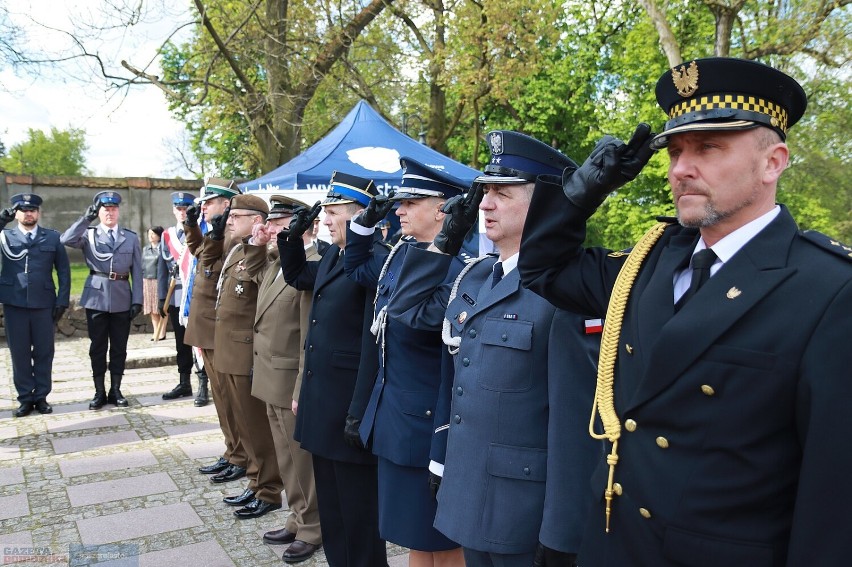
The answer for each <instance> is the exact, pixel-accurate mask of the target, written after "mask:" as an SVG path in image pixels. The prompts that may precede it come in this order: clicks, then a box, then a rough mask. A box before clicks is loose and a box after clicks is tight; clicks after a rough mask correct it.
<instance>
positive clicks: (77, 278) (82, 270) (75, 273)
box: [53, 262, 89, 297]
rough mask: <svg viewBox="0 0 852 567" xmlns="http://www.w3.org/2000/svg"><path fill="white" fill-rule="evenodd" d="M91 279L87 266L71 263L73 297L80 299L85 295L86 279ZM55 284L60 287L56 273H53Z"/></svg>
mask: <svg viewBox="0 0 852 567" xmlns="http://www.w3.org/2000/svg"><path fill="white" fill-rule="evenodd" d="M87 277H89V268H88V266H86V264H82V263H80V264H78V263H74V262H72V263H71V295H72V296H75V295H76V296H77V297H80V296H81V295H82V294H83V284H85V283H86V278H87ZM53 283H54V284H55V285H56V286H57V287H58V286H59V282H57V281H56V272H53Z"/></svg>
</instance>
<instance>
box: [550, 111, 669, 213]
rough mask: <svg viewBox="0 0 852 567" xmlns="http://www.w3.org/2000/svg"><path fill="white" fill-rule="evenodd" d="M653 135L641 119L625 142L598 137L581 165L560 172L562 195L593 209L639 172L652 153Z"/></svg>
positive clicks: (583, 206) (607, 137) (588, 208)
mask: <svg viewBox="0 0 852 567" xmlns="http://www.w3.org/2000/svg"><path fill="white" fill-rule="evenodd" d="M654 135H655V134H654V133H653V132H651V127H650V126H649V125H648V124H645V123H644V122H642V123H640V124H639V126H637V127H636V131H635V132H634V133H633V136H632V137H631V138H630V141H629V142H627V143H626V144H625V143H624V142H622V141H621V140H619V139H618V138H613V137H612V136H604V137H603V138H601V139H600V141H599V142H598V144H597V145H596V146H595V149H594V150H592V153H591V154H590V155H589V157H588V158H586V161H585V162H583V165H581V166H580V167H579V168H578V169H576V170H574V171H569V170H566V171H565V172H564V173H563V175H562V190H563V191H564V192H565V196H566V197H568V199H569V200H570V201H571V202H572V203H574V204H575V205H577V206H578V207H582V208H584V209H586V210H590V211H593V210H595V209H597V208H598V207H599V206H600V204H601V203H603V202H604V199H606V197H607V195H609V194H610V193H612V192H613V191H615V190H616V189H618V188H619V187H621V186H623V185H624V184H625V183H627V182H628V181H632V180H633V179H635V178H636V176H637V175H639V172H640V171H642V168H643V167H645V164H647V163H648V160H649V159H651V156H652V155H654V151H653V150H652V149H651V140H653V139H654Z"/></svg>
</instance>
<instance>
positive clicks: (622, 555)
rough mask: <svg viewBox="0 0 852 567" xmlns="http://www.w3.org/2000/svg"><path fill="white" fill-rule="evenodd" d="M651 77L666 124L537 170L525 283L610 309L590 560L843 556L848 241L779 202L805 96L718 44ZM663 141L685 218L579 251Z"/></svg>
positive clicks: (848, 419) (851, 548)
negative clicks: (809, 224)
mask: <svg viewBox="0 0 852 567" xmlns="http://www.w3.org/2000/svg"><path fill="white" fill-rule="evenodd" d="M656 93H657V101H658V102H659V104H660V106H661V107H662V108H663V109H664V110H665V111H666V112H667V113H668V117H669V121H668V122H667V123H666V125H665V129H664V131H663V132H662V134H660V135H658V136H656V137H653V136H652V135H651V134H650V128H648V127H647V126H646V125H643V126H640V128H639V129H638V130H637V133H636V134H635V135H634V137H633V139H632V140H631V142H630V143H628V144H624V143H622V142H621V141H619V140H616V139H614V138H611V137H605V138H604V139H603V140H601V142H599V143H598V146H597V147H596V148H595V150H594V151H593V152H592V155H591V156H590V157H589V158H588V159H587V160H586V162H585V163H584V164H583V166H582V167H580V168H579V169H578V170H576V171H575V172H568V171H566V172H565V173H564V174H563V176H562V178H558V177H551V178H541V179H540V180H539V183H538V186H537V188H536V192H535V196H534V198H533V203H532V207H531V208H530V215H529V217H528V221H527V227H528V229H527V232H526V234H525V235H524V241H523V244H522V247H521V260H520V268H521V272H522V276H523V279H524V283H525V284H526V285H528V286H529V287H530V289H533V290H535V291H536V292H537V293H540V294H542V295H543V296H544V297H546V298H549V299H550V300H551V301H553V302H554V303H556V304H557V305H559V306H562V307H567V308H574V309H580V310H585V311H590V312H592V313H596V314H599V315H602V314H603V313H604V312H605V311H606V313H607V327H606V329H605V330H604V336H603V339H602V345H601V353H602V355H601V360H600V364H599V366H600V370H599V380H598V395H597V402H598V403H597V409H598V411H599V413H600V415H601V417H602V420H603V431H602V432H601V431H600V430H599V434H600V435H601V436H602V437H606V438H607V439H608V440H609V441H611V442H612V444H611V445H609V444H608V445H609V449H608V450H609V451H610V456H608V458H607V460H606V462H604V461H603V460H601V463H600V466H599V468H598V470H597V472H596V473H595V474H594V476H593V478H592V482H591V487H592V490H593V496H594V498H595V500H596V503H595V504H594V505H593V507H592V512H591V513H590V521H589V525H588V527H587V530H586V534H585V537H584V541H583V547H582V550H581V553H580V557H579V561H578V563H579V565H581V566H583V567H590V566H591V567H606V566H618V567H621V566H624V565H636V566H648V567H675V566H683V565H690V566H693V567H709V566H713V567H717V566H719V565H748V566H749V567H783V566H793V565H846V564H848V563H849V558H850V557H852V540H850V538H849V536H848V534H847V533H846V530H844V529H842V526H846V525H848V523H849V521H848V516H847V511H848V509H849V507H850V505H852V496H850V495H849V492H848V491H846V490H842V489H840V490H838V489H837V488H838V487H842V486H844V485H845V484H846V482H847V481H848V478H849V475H850V474H852V452H850V451H849V450H848V447H847V446H846V439H848V438H849V436H850V435H852V412H850V411H849V407H850V401H852V380H850V368H852V350H850V349H849V348H846V347H845V345H844V343H845V342H847V341H848V337H850V336H852V317H850V313H852V263H850V260H852V256H850V253H852V248H850V247H844V246H842V245H841V244H839V243H838V242H836V241H833V240H831V239H829V238H827V237H825V236H823V235H821V234H819V233H815V232H812V231H804V232H803V231H800V230H799V229H798V227H797V226H796V223H795V221H794V220H793V217H792V216H791V215H790V213H789V211H788V210H787V209H786V208H785V207H784V206H783V205H778V204H776V202H775V196H776V189H777V184H778V179H779V178H780V177H781V174H782V173H783V171H784V170H785V169H786V168H787V167H788V165H789V150H788V148H787V145H786V144H785V143H784V140H785V139H786V135H787V130H788V128H789V127H791V126H792V125H793V124H795V123H796V122H797V121H798V120H799V118H800V117H801V116H802V114H803V113H804V111H805V106H806V96H805V92H804V91H803V89H802V88H801V86H799V84H798V83H797V82H796V81H795V80H794V79H792V78H791V77H789V76H787V75H785V74H784V73H781V72H780V71H778V70H776V69H773V68H772V67H768V66H766V65H762V64H760V63H756V62H753V61H744V60H739V59H728V58H715V57H714V58H707V59H698V60H695V61H691V62H687V63H684V64H683V65H680V66H678V67H676V68H674V69H672V70H671V71H668V72H666V73H665V74H664V75H663V76H662V77H661V78H660V80H659V82H658V83H657V88H656ZM649 147H650V148H667V150H668V155H669V170H668V177H669V183H670V184H671V189H672V196H673V199H674V204H675V208H676V210H677V219H664V220H663V222H661V223H660V224H658V225H657V226H655V227H654V228H652V229H651V230H649V232H648V233H647V234H646V236H645V237H643V238H642V240H640V241H639V242H638V243H637V244H636V246H634V247H633V248H632V249H631V250H630V251H624V252H612V251H610V250H606V249H601V248H589V249H584V248H583V247H582V243H583V240H584V236H585V226H586V220H587V219H588V218H589V216H591V215H592V213H593V212H594V211H595V209H596V208H597V207H598V206H599V205H600V204H601V203H602V202H603V200H604V199H605V198H606V195H607V194H608V193H609V192H611V191H613V190H615V189H616V188H618V187H619V186H621V185H623V184H624V183H625V182H627V181H629V180H630V179H632V178H633V177H635V176H636V175H637V174H638V173H639V171H640V170H641V169H642V167H643V166H644V164H645V162H646V161H647V160H648V157H649V156H650V151H649ZM605 354H606V356H604V355H605ZM607 532H609V533H607Z"/></svg>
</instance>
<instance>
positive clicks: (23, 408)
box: [12, 402, 33, 417]
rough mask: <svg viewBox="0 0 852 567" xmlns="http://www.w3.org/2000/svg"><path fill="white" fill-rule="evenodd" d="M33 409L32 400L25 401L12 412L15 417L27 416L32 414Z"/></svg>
mask: <svg viewBox="0 0 852 567" xmlns="http://www.w3.org/2000/svg"><path fill="white" fill-rule="evenodd" d="M32 411H33V403H32V402H24V403H22V404H21V405H19V406H18V409H16V410H15V411H13V412H12V415H14V416H15V417H26V416H28V415H30V413H32Z"/></svg>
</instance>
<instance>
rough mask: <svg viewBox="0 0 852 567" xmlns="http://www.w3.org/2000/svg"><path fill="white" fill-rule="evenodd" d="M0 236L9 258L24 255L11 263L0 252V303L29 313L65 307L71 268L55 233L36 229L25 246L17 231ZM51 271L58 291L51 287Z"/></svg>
mask: <svg viewBox="0 0 852 567" xmlns="http://www.w3.org/2000/svg"><path fill="white" fill-rule="evenodd" d="M3 234H4V235H5V239H6V243H7V245H8V247H9V251H10V252H11V253H12V254H14V255H17V254H20V253H21V252H22V251H23V250H25V249H26V250H28V253H27V255H26V256H25V257H23V258H21V259H20V260H12V259H11V258H8V257H7V256H6V255H5V254H3V253H2V251H0V265H2V271H0V303H2V304H4V305H14V306H15V307H27V308H30V309H51V308H53V307H54V306H55V305H62V306H65V307H68V297H69V294H70V292H71V267H70V264H69V263H68V253H67V252H66V251H65V247H64V246H63V245H62V244H61V243H60V242H59V233H58V232H56V231H55V230H51V229H49V228H43V227H41V226H39V227H38V229H37V230H36V234H35V236H33V242H32V244H29V245H28V244H27V239H26V237H25V236H24V235H23V234H22V233H21V231H20V230H18V228H17V227H16V228H13V229H7V230H4V231H3ZM25 268H26V271H25ZM54 269H55V270H56V276H57V279H58V281H59V290H58V291H57V289H56V286H55V285H54V283H53V270H54Z"/></svg>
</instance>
